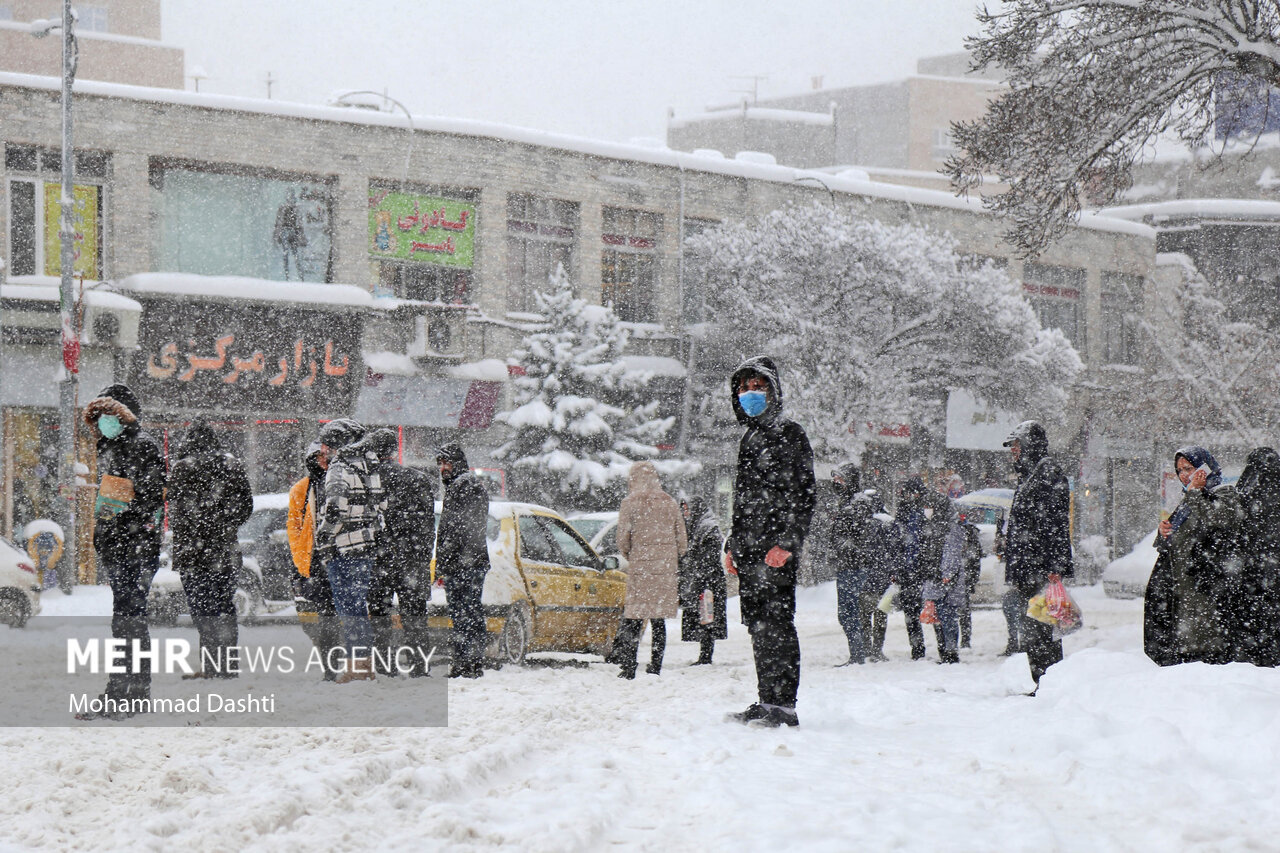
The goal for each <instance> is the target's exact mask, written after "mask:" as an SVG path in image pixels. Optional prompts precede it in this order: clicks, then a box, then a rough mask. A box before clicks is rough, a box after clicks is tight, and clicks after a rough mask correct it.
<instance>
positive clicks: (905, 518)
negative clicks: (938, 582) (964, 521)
mask: <svg viewBox="0 0 1280 853" xmlns="http://www.w3.org/2000/svg"><path fill="white" fill-rule="evenodd" d="M950 519H951V502H950V501H949V500H947V498H946V496H945V495H943V494H941V493H940V492H936V491H934V490H933V489H930V488H929V487H928V486H926V485H925V482H924V479H923V478H921V477H919V476H912V477H908V478H907V480H906V482H904V483H903V484H902V487H901V489H899V492H898V512H897V522H898V530H899V531H900V533H901V535H902V555H903V559H902V563H901V569H900V571H898V572H897V573H896V574H895V575H894V577H893V580H894V582H895V583H897V584H898V586H899V587H900V588H901V590H902V592H901V593H899V595H898V600H899V601H900V602H901V604H902V617H903V619H904V621H905V622H906V625H907V640H908V641H909V642H910V643H911V659H912V660H923V659H924V656H925V646H924V629H923V628H922V627H921V626H920V611H921V610H922V609H923V607H924V585H925V583H926V582H927V581H928V580H930V579H931V578H936V577H938V574H939V572H940V570H941V567H942V548H943V543H945V542H946V539H947V532H948V530H949V528H950Z"/></svg>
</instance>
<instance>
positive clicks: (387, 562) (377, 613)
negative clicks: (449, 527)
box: [369, 429, 436, 677]
mask: <svg viewBox="0 0 1280 853" xmlns="http://www.w3.org/2000/svg"><path fill="white" fill-rule="evenodd" d="M369 442H370V446H371V447H372V449H373V452H374V453H375V454H377V456H378V462H379V466H378V473H379V474H380V475H381V477H382V488H383V491H384V492H385V493H386V496H387V512H386V525H387V529H386V533H385V535H384V536H382V537H381V540H380V543H379V547H378V555H377V558H376V559H375V561H374V571H373V582H372V583H371V585H370V587H369V619H370V621H371V622H372V623H373V642H374V646H375V647H376V648H379V649H382V650H383V656H384V658H385V660H384V659H378V660H377V661H375V666H379V667H384V668H385V670H386V671H385V672H384V674H387V675H390V674H392V672H393V667H394V660H392V659H391V657H390V655H391V654H392V650H393V648H394V643H393V642H392V624H391V621H392V620H391V604H392V599H393V598H394V599H395V600H396V603H397V604H398V607H399V613H400V624H401V627H402V628H403V629H404V645H406V646H409V647H411V648H413V649H414V650H415V651H414V656H413V666H412V667H411V668H410V670H409V672H408V673H407V674H408V675H410V676H412V677H421V676H425V675H428V674H429V673H428V672H427V668H426V664H425V663H424V661H425V660H426V655H427V652H428V651H429V645H428V643H427V599H428V598H429V597H430V595H431V547H432V545H433V544H434V543H435V523H436V511H435V499H436V490H435V484H434V482H433V481H434V480H435V478H434V477H430V476H428V475H427V474H426V473H425V472H423V471H419V470H417V469H416V468H408V467H405V466H403V465H401V464H399V463H398V462H396V454H397V453H398V451H399V440H398V438H397V436H396V434H395V433H394V432H392V431H391V430H389V429H379V430H374V432H373V434H372V435H371V436H370V437H369Z"/></svg>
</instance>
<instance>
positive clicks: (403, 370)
mask: <svg viewBox="0 0 1280 853" xmlns="http://www.w3.org/2000/svg"><path fill="white" fill-rule="evenodd" d="M360 358H361V359H362V360H363V361H364V366H365V367H367V368H369V369H370V370H372V371H373V372H374V373H383V374H390V375H393V376H417V375H418V365H417V364H416V363H414V360H413V359H412V358H411V357H409V356H408V355H405V354H404V353H402V352H388V351H386V350H365V351H364V352H362V353H361V354H360Z"/></svg>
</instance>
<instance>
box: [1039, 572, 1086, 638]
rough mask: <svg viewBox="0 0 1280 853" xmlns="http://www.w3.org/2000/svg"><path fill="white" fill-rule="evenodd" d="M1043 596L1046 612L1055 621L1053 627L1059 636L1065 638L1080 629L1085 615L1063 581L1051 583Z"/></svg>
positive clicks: (1046, 587)
mask: <svg viewBox="0 0 1280 853" xmlns="http://www.w3.org/2000/svg"><path fill="white" fill-rule="evenodd" d="M1043 595H1044V606H1045V611H1046V612H1047V613H1048V615H1049V616H1050V617H1051V618H1052V619H1053V627H1054V629H1055V630H1056V632H1057V633H1058V634H1060V635H1063V636H1065V635H1067V634H1070V633H1072V632H1073V631H1078V630H1079V629H1080V626H1081V625H1083V624H1084V615H1083V614H1082V613H1081V612H1080V607H1079V605H1077V604H1076V602H1075V599H1073V598H1072V597H1071V593H1069V592H1067V588H1066V587H1065V586H1063V585H1062V581H1060V580H1058V581H1050V582H1049V583H1048V584H1047V585H1046V586H1045V588H1044V593H1043Z"/></svg>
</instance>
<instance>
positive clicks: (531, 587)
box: [427, 501, 627, 664]
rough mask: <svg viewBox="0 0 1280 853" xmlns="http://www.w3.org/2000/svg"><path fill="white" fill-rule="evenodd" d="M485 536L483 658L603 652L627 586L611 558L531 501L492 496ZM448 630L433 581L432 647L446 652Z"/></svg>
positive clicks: (444, 609)
mask: <svg viewBox="0 0 1280 853" xmlns="http://www.w3.org/2000/svg"><path fill="white" fill-rule="evenodd" d="M439 512H440V509H439V505H438V504H437V507H436V517H437V518H439ZM486 538H487V539H488V540H489V565H490V568H489V573H488V575H486V576H485V581H484V592H483V595H482V596H481V601H482V602H483V604H484V611H485V621H486V623H487V627H488V631H489V644H488V649H487V656H488V657H490V658H496V659H498V660H500V661H502V662H504V663H515V664H519V663H522V662H523V661H524V659H525V655H526V654H529V653H531V652H581V653H587V654H599V655H604V654H608V652H609V649H610V648H611V646H612V644H613V638H614V635H615V634H616V633H617V631H618V620H619V619H620V618H621V617H622V608H623V603H624V600H625V598H626V589H627V576H626V575H625V574H624V573H623V572H621V571H619V570H618V560H617V558H616V557H608V558H602V557H600V556H599V555H598V554H596V552H595V551H593V550H592V549H591V546H590V545H588V544H587V541H586V540H585V539H583V538H582V536H581V535H580V534H579V533H578V532H577V531H576V530H574V529H573V527H571V526H570V525H569V523H568V522H567V521H565V519H564V517H563V516H562V515H560V514H559V513H558V512H556V511H555V510H551V509H547V508H546V507H544V506H538V505H537V504H527V503H515V502H509V501H491V502H490V503H489V521H488V527H487V530H486ZM431 577H432V580H433V581H434V580H435V561H434V560H432V563H431ZM452 627H453V623H452V622H451V620H450V619H449V611H448V604H447V601H446V598H445V592H444V589H443V588H442V587H439V586H435V585H434V584H433V586H432V595H431V601H430V603H429V605H428V608H427V629H428V632H429V635H430V642H431V643H432V645H436V646H438V647H440V648H441V649H447V648H448V646H449V631H450V630H451V629H452Z"/></svg>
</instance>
